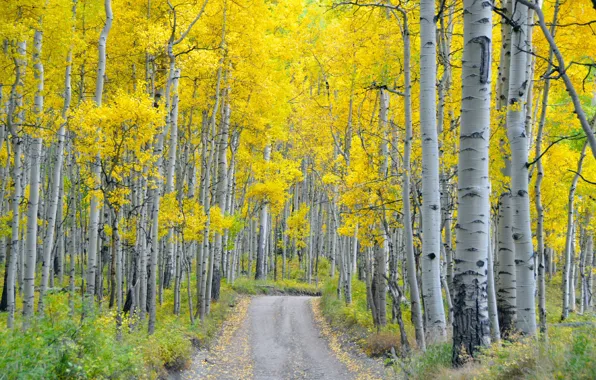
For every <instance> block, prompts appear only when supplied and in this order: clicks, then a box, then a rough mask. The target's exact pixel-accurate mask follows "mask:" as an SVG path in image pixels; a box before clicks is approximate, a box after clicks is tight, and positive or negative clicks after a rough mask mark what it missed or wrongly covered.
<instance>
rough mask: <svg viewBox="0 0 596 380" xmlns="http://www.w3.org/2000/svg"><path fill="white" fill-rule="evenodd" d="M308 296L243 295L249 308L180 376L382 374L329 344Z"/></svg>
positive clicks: (330, 378) (330, 379) (259, 378)
mask: <svg viewBox="0 0 596 380" xmlns="http://www.w3.org/2000/svg"><path fill="white" fill-rule="evenodd" d="M312 301H313V298H312V297H295V296H263V297H254V298H252V300H250V301H248V300H247V301H246V302H247V303H248V302H250V303H249V304H248V308H247V310H245V311H242V310H240V311H239V312H238V313H239V314H241V315H239V316H237V320H232V321H231V323H229V325H228V326H226V327H225V328H224V332H223V333H222V336H221V338H220V340H219V343H218V344H217V347H216V348H215V349H214V350H212V351H211V352H208V353H205V352H204V353H200V354H199V355H197V357H196V358H195V359H194V361H193V363H192V365H191V368H190V369H189V370H188V371H186V372H185V373H183V374H182V378H184V379H198V378H208V379H230V380H231V379H234V380H236V379H256V380H270V379H271V380H272V379H326V380H334V379H337V380H340V379H341V380H344V379H376V378H381V375H380V374H381V373H382V369H381V370H380V371H379V368H375V369H374V370H371V368H370V367H371V365H372V366H377V367H378V365H377V364H376V362H373V361H370V359H369V360H363V359H362V358H357V357H354V356H353V355H350V354H349V353H347V352H342V351H341V348H340V347H339V344H338V343H337V342H335V343H333V342H331V344H330V341H329V340H328V339H329V335H330V333H329V331H330V329H329V328H328V327H327V328H325V327H323V326H321V324H322V323H324V322H321V321H320V320H317V319H320V318H315V316H314V314H313V309H312V305H311V302H312ZM244 307H245V308H246V306H244ZM240 308H242V306H240ZM232 319H233V318H232ZM321 328H323V329H324V330H325V331H326V333H325V332H323V331H322V330H321ZM331 339H333V338H331ZM358 361H360V362H361V363H358ZM371 363H373V364H371ZM375 373H376V374H375Z"/></svg>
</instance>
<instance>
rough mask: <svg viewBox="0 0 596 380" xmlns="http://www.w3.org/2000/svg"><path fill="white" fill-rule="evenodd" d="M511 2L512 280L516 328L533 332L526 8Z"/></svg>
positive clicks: (509, 126) (509, 130) (509, 129)
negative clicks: (512, 11)
mask: <svg viewBox="0 0 596 380" xmlns="http://www.w3.org/2000/svg"><path fill="white" fill-rule="evenodd" d="M518 5H519V4H518V2H517V0H515V3H514V9H515V12H514V14H513V16H512V18H513V21H514V22H516V23H517V25H519V27H516V28H512V29H511V44H512V51H511V66H510V68H509V100H508V102H507V103H508V105H507V138H508V140H509V145H510V147H511V195H512V201H513V202H512V206H513V224H512V231H511V232H512V236H513V242H514V247H515V248H514V250H515V281H516V288H517V304H516V309H517V322H516V327H517V329H518V330H520V331H521V332H522V333H524V334H527V335H534V334H535V333H536V308H535V300H534V290H535V288H536V280H535V278H534V250H533V247H532V225H531V221H532V220H531V218H530V198H529V194H528V165H527V162H528V146H529V145H528V144H529V142H528V135H527V133H526V127H525V119H526V118H525V106H524V104H523V103H524V101H525V99H526V95H525V94H526V90H527V85H528V83H527V82H528V80H530V79H531V78H526V74H527V72H526V64H527V59H528V54H527V53H526V51H527V50H529V46H528V41H527V37H528V36H527V33H528V30H531V29H529V28H528V26H527V25H526V24H527V19H528V8H526V7H523V6H518Z"/></svg>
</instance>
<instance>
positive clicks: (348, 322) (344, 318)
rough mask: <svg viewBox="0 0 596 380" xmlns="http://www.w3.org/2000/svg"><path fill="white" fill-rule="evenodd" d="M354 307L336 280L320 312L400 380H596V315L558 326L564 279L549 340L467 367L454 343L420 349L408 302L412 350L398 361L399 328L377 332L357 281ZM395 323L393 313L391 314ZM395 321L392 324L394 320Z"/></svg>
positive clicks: (551, 292)
mask: <svg viewBox="0 0 596 380" xmlns="http://www.w3.org/2000/svg"><path fill="white" fill-rule="evenodd" d="M352 298H353V301H352V303H351V304H350V305H346V304H345V302H344V301H343V300H339V299H338V297H337V279H332V280H328V281H327V282H326V283H325V284H324V286H323V289H322V297H321V311H322V313H323V315H324V316H325V318H326V319H327V321H328V322H329V323H330V325H331V326H332V327H333V328H334V329H335V330H338V331H342V333H344V334H346V335H347V336H348V338H349V339H351V340H353V341H354V342H356V343H358V345H359V346H360V347H361V348H362V349H363V350H364V351H365V352H366V353H367V354H369V355H370V356H382V357H385V358H386V364H388V365H392V366H393V368H394V371H395V375H396V377H397V378H410V379H425V378H429V377H433V378H436V379H506V380H510V379H596V360H595V359H594V352H596V327H595V326H596V316H595V315H594V313H584V315H578V314H577V313H572V314H570V317H569V319H568V320H567V321H565V322H566V324H563V325H561V324H559V323H558V322H559V319H560V313H561V300H560V298H561V277H560V276H555V277H553V278H552V279H551V280H550V281H549V282H547V312H548V317H547V320H548V322H549V333H548V339H544V337H539V338H531V339H530V338H521V337H516V338H515V339H513V341H503V342H501V343H499V344H493V345H492V346H491V347H489V348H487V349H485V350H483V352H482V353H481V354H480V355H479V356H478V357H477V358H476V359H474V360H471V361H470V363H468V364H467V365H466V366H464V367H463V368H458V369H453V368H452V366H451V357H452V344H451V342H450V341H449V340H448V342H447V343H442V344H434V345H429V346H428V347H427V350H426V351H425V352H421V351H419V350H417V349H416V348H415V339H414V336H415V334H414V327H413V325H412V323H411V321H410V315H411V314H410V310H409V306H408V304H407V303H403V304H402V313H403V320H404V324H405V328H406V331H407V334H408V340H409V343H410V347H411V348H413V349H412V351H411V352H410V354H409V355H408V356H407V357H405V358H399V359H398V360H394V358H393V356H392V355H391V354H390V351H391V348H392V347H394V348H395V351H396V352H397V355H399V354H400V352H401V347H400V339H399V329H398V326H397V325H396V324H392V323H389V324H388V326H386V327H384V328H383V329H382V330H380V331H377V329H376V328H375V327H374V325H373V321H372V316H371V313H370V310H368V309H367V304H366V286H365V284H364V283H363V282H362V281H358V280H356V279H354V280H353V282H352ZM387 318H388V319H389V320H390V319H391V310H390V309H388V311H387ZM389 322H390V321H389Z"/></svg>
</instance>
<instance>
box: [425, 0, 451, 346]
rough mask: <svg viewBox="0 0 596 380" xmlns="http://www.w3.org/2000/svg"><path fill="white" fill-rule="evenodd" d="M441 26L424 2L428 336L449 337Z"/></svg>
mask: <svg viewBox="0 0 596 380" xmlns="http://www.w3.org/2000/svg"><path fill="white" fill-rule="evenodd" d="M436 35H437V27H436V18H435V2H434V0H422V1H421V2H420V126H421V132H422V133H421V139H422V206H421V208H422V221H423V222H422V257H421V260H420V261H421V266H422V268H421V270H422V274H421V278H422V294H423V298H424V310H425V315H426V326H427V330H428V337H429V339H432V340H433V341H437V342H442V341H444V340H445V339H446V329H445V309H444V307H443V297H442V293H441V259H440V256H441V201H440V193H439V141H438V134H437V123H436V122H437V120H436V114H437V109H436V81H437V75H436V72H437V53H436V49H437V46H436V45H437V43H436Z"/></svg>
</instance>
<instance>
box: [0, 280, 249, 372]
mask: <svg viewBox="0 0 596 380" xmlns="http://www.w3.org/2000/svg"><path fill="white" fill-rule="evenodd" d="M183 294H184V292H183ZM237 297H238V295H237V293H236V292H235V291H234V290H232V289H231V288H230V287H229V286H227V285H226V284H225V283H224V284H222V291H221V298H220V300H219V301H218V302H213V303H212V307H211V313H210V315H209V317H208V318H206V319H205V321H204V322H203V323H201V322H200V321H195V323H194V324H191V323H190V316H189V312H188V299H187V298H186V297H184V296H183V297H182V303H181V312H180V315H179V316H176V315H174V314H173V313H172V311H173V291H172V290H170V289H166V290H165V291H164V298H163V303H162V305H161V306H159V307H158V310H157V323H156V326H155V332H154V334H152V335H148V333H147V321H146V320H145V321H144V322H141V321H139V320H138V318H134V317H133V318H130V317H128V316H125V317H124V318H123V322H122V328H121V339H118V338H117V335H118V334H117V330H116V322H115V314H114V313H113V311H111V310H109V309H107V306H106V304H105V303H104V305H103V306H102V308H101V309H97V308H96V310H95V311H94V312H93V313H91V312H89V311H87V313H86V314H87V315H86V316H85V318H83V319H81V311H82V309H81V304H82V303H81V301H80V298H79V297H78V299H77V301H76V303H75V306H76V307H75V314H74V316H72V317H71V316H70V315H69V312H70V309H69V306H68V294H67V293H63V292H57V293H54V294H49V295H48V296H47V298H46V308H45V315H44V316H43V317H36V318H34V319H33V320H32V321H31V326H30V327H29V328H28V329H27V330H26V331H23V330H22V329H21V326H22V318H21V316H20V315H17V316H16V317H17V319H16V324H15V326H16V328H15V329H14V330H8V329H7V328H6V320H7V313H0V379H134V378H146V379H156V378H165V377H166V376H167V373H168V371H176V370H181V369H184V368H185V367H186V366H187V365H188V364H189V363H190V361H191V359H192V355H193V353H194V350H195V348H194V347H197V346H205V345H208V344H209V343H210V342H211V340H212V338H213V337H214V336H215V335H216V334H217V332H218V331H219V330H220V328H221V325H222V323H223V321H224V319H225V318H226V316H227V314H228V312H229V311H230V310H231V309H232V307H233V306H234V305H235V303H236V299H237ZM17 305H18V306H19V308H20V299H19V300H17Z"/></svg>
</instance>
